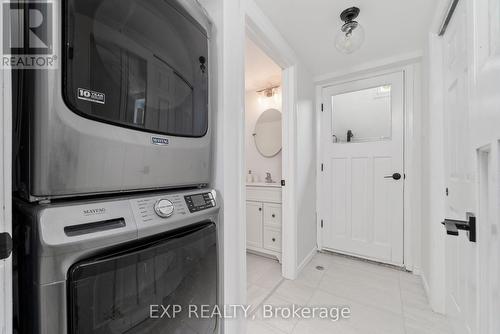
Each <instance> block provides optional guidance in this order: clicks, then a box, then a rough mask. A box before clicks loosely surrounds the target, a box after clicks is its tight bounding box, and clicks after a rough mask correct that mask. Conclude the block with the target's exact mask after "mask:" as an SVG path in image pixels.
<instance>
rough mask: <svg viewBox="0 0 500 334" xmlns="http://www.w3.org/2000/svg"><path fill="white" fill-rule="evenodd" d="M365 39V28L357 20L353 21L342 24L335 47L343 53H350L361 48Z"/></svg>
mask: <svg viewBox="0 0 500 334" xmlns="http://www.w3.org/2000/svg"><path fill="white" fill-rule="evenodd" d="M364 40H365V30H364V29H363V27H362V26H361V24H359V23H358V22H356V21H351V22H348V23H346V24H344V25H343V26H342V29H341V31H339V32H338V34H337V37H336V38H335V47H336V48H337V50H339V51H340V52H342V53H345V54H350V53H353V52H354V51H357V50H359V48H361V45H362V44H363V42H364Z"/></svg>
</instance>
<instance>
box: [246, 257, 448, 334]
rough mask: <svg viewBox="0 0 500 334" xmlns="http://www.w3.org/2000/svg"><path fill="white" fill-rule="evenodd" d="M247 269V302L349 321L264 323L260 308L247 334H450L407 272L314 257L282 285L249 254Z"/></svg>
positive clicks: (273, 267) (275, 270)
mask: <svg viewBox="0 0 500 334" xmlns="http://www.w3.org/2000/svg"><path fill="white" fill-rule="evenodd" d="M247 264H248V265H247V267H248V280H249V284H248V288H249V292H248V295H249V300H250V299H252V300H254V301H255V302H257V301H259V300H260V302H262V301H263V302H264V304H267V305H274V306H289V307H291V305H292V304H296V305H299V306H306V305H309V306H330V307H333V306H338V307H342V306H348V307H350V309H351V318H350V319H343V320H339V321H336V322H333V321H331V320H321V319H280V318H278V319H263V318H262V316H261V313H260V312H261V309H259V310H257V311H256V313H255V316H256V319H255V320H254V321H249V322H248V333H250V334H253V333H258V334H261V333H262V334H267V333H271V334H280V333H281V334H283V333H287V334H291V333H293V334H309V333H310V334H313V333H314V334H326V333H328V334H331V333H339V334H453V332H452V330H451V327H450V324H449V323H448V321H447V319H446V317H445V316H443V315H440V314H437V313H435V312H433V311H432V309H431V307H430V306H429V303H428V301H427V296H426V293H425V290H424V288H423V284H422V281H421V279H420V277H419V276H415V275H413V274H411V273H407V272H403V271H399V270H395V269H393V268H390V267H387V266H382V265H377V264H373V263H370V262H366V261H361V260H356V259H352V258H349V257H344V256H338V255H333V254H326V253H325V254H323V253H318V254H317V255H315V256H314V257H313V259H312V260H311V262H310V263H309V264H307V265H306V267H305V268H304V269H303V271H302V272H301V273H300V274H299V276H298V277H297V279H296V280H294V281H290V280H283V279H282V278H281V267H280V266H279V264H277V262H273V261H272V260H269V259H265V258H260V257H258V256H255V255H250V256H249V257H248V259H247ZM317 266H321V267H323V269H324V270H318V269H317V268H316V267H317ZM276 287H277V288H276ZM266 292H267V294H266ZM263 296H264V297H263ZM262 298H264V299H262ZM260 302H259V304H260ZM259 307H262V306H261V305H260V306H259Z"/></svg>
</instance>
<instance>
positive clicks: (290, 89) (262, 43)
mask: <svg viewBox="0 0 500 334" xmlns="http://www.w3.org/2000/svg"><path fill="white" fill-rule="evenodd" d="M245 26H246V34H247V36H248V37H249V38H250V39H251V40H252V41H253V42H254V43H255V44H256V45H257V46H258V47H259V48H261V49H262V50H263V51H264V52H265V53H266V54H267V55H268V56H269V57H270V58H271V59H272V60H273V61H274V62H275V63H276V64H278V65H279V66H280V67H281V68H282V69H283V71H282V83H281V84H282V99H283V104H282V114H283V118H282V119H283V122H282V130H283V131H282V178H283V180H285V182H286V185H285V186H284V187H282V201H283V204H282V210H283V212H282V222H283V223H282V275H283V277H285V278H287V279H295V277H296V276H297V210H296V208H295V205H294V203H295V175H296V174H295V165H296V163H295V152H296V140H295V138H296V135H295V134H296V132H295V128H296V112H295V109H296V105H297V103H296V95H297V93H296V91H297V90H296V87H297V57H296V56H295V54H294V52H293V51H292V50H291V49H290V48H289V46H288V45H286V43H285V41H284V40H283V38H282V37H281V35H280V34H279V33H278V32H277V31H276V29H275V28H274V27H273V26H272V24H271V23H270V22H269V20H268V19H267V17H266V16H265V15H264V14H263V13H262V11H261V10H260V9H259V8H258V7H257V5H256V4H255V3H254V2H253V1H247V2H246V7H245ZM243 135H244V133H242V136H243ZM242 187H243V192H245V184H244V183H242ZM245 197H246V196H244V198H243V203H242V207H245V201H246V198H245ZM242 223H243V224H246V219H244V220H243V221H242ZM245 226H246V225H243V228H242V230H243V231H246V229H245ZM243 246H245V245H243ZM245 247H246V246H245Z"/></svg>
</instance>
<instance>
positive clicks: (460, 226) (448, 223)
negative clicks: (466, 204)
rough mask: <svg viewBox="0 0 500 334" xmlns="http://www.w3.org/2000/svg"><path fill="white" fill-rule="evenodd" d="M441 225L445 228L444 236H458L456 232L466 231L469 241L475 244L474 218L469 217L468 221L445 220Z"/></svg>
mask: <svg viewBox="0 0 500 334" xmlns="http://www.w3.org/2000/svg"><path fill="white" fill-rule="evenodd" d="M441 224H443V225H444V227H445V228H446V234H448V235H453V236H458V230H463V231H468V234H469V241H470V242H476V217H474V216H473V215H469V220H468V221H465V220H456V219H445V220H444V221H443V222H442V223H441Z"/></svg>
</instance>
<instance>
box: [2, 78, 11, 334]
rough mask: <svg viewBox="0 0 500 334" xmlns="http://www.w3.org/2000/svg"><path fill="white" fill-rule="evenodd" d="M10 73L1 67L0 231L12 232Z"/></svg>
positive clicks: (7, 295) (5, 310)
mask: <svg viewBox="0 0 500 334" xmlns="http://www.w3.org/2000/svg"><path fill="white" fill-rule="evenodd" d="M10 78H11V72H10V71H9V70H0V108H1V111H2V114H1V116H0V133H1V135H0V159H2V160H1V161H0V188H1V190H0V208H1V210H2V211H1V216H0V232H7V233H10V235H12V177H11V169H12V167H11V166H12V139H11V138H12V90H11V84H10V82H11V80H10ZM0 333H5V334H10V333H12V255H11V256H10V257H9V258H8V259H6V260H0Z"/></svg>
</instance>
